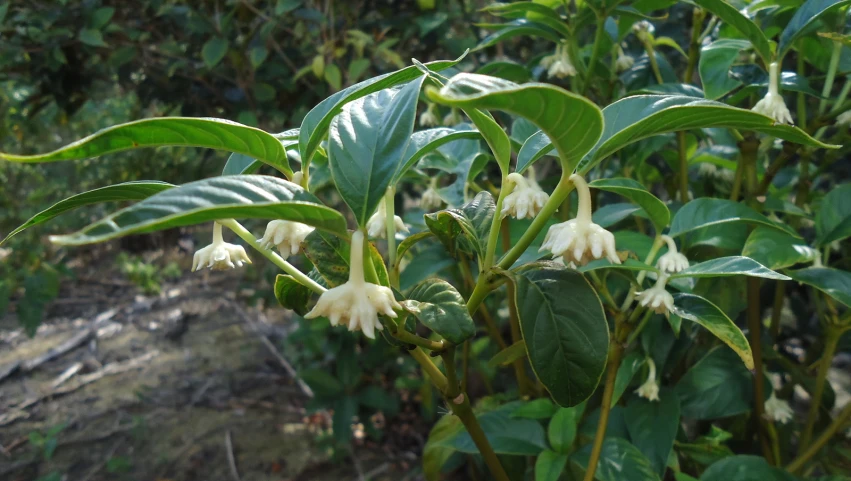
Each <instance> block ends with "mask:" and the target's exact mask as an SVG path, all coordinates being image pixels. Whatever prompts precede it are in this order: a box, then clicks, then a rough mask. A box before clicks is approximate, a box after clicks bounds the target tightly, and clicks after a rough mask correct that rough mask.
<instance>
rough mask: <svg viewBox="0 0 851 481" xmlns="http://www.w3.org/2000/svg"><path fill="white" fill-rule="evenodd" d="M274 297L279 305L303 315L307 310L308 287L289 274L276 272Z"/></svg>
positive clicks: (308, 299)
mask: <svg viewBox="0 0 851 481" xmlns="http://www.w3.org/2000/svg"><path fill="white" fill-rule="evenodd" d="M275 299H277V300H278V304H280V305H281V307H283V308H285V309H290V310H292V311H295V313H296V314H298V315H299V316H303V315H305V314H307V312H308V311H309V309H308V308H307V303H308V302H309V301H310V289H308V288H307V287H305V286H304V285H302V284H301V283H299V282H298V281H296V280H295V278H293V277H292V276H290V275H285V274H278V276H277V277H275Z"/></svg>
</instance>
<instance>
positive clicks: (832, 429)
mask: <svg viewBox="0 0 851 481" xmlns="http://www.w3.org/2000/svg"><path fill="white" fill-rule="evenodd" d="M849 420H851V403H848V404H847V405H846V406H845V408H843V409H842V411H841V412H840V413H839V415H838V416H836V418H835V419H834V420H833V422H831V423H830V425H829V426H828V427H827V429H825V430H824V432H823V433H821V435H820V436H819V437H818V438H817V439H816V440H815V441H814V442H813V444H812V445H811V446H810V447H809V448H807V450H806V451H804V452H803V453H801V455H800V456H798V457H797V458H795V460H794V461H792V462H791V463H789V465H788V466H786V470H787V471H789V472H790V473H794V472H796V471H798V470H799V469H801V468H802V467H804V464H806V463H807V461H809V460H810V459H812V458H813V456H815V455H816V454H817V453H818V452H819V451H820V450H821V448H823V447H824V446H825V445H826V444H827V442H828V441H830V438H832V437H833V436H834V435H835V434H836V433H837V432H838V431H839V430H840V429H841V428H842V427H843V425H844V424H845V423H846V422H847V421H849Z"/></svg>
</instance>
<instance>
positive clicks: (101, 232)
mask: <svg viewBox="0 0 851 481" xmlns="http://www.w3.org/2000/svg"><path fill="white" fill-rule="evenodd" d="M231 218H255V219H284V220H292V221H296V222H301V223H303V224H307V225H311V226H314V227H316V228H318V229H322V230H325V231H328V232H331V233H334V234H337V235H343V236H344V235H346V220H345V218H343V216H342V215H341V214H340V213H339V212H337V211H335V210H334V209H331V208H329V207H326V206H324V205H322V204H321V203H320V202H319V199H317V198H316V197H314V196H313V194H310V193H309V192H306V191H304V190H303V189H302V188H301V187H299V186H297V185H295V184H293V183H292V182H287V181H285V180H282V179H279V178H277V177H269V176H265V175H231V176H225V177H213V178H210V179H204V180H199V181H196V182H190V183H188V184H184V185H181V186H178V187H172V188H171V189H168V190H165V191H163V192H160V193H158V194H154V195H153V196H151V197H148V198H147V199H145V200H143V201H141V202H139V203H137V204H134V205H132V206H130V207H127V208H125V209H122V210H119V211H118V212H116V213H114V214H112V215H110V216H107V217H105V218H104V219H102V220H100V221H98V222H95V223H94V224H91V225H89V226H88V227H85V228H83V229H82V230H80V231H78V232H76V233H74V234H68V235H61V236H53V237H51V240H52V241H53V242H55V243H57V244H61V245H83V244H92V243H95V242H103V241H106V240H110V239H115V238H117V237H121V236H125V235H128V234H139V233H146V232H154V231H157V230H162V229H168V228H171V227H179V226H185V225H192V224H198V223H201V222H208V221H213V220H218V219H231Z"/></svg>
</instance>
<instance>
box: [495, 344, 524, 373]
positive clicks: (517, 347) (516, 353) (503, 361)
mask: <svg viewBox="0 0 851 481" xmlns="http://www.w3.org/2000/svg"><path fill="white" fill-rule="evenodd" d="M524 357H526V341H524V340H523V339H521V340H519V341H517V342H515V343H514V344H512V345H510V346H508V347H506V348H505V349H503V350H501V351H499V352H498V353H496V354H494V356H493V357H492V358H490V360H489V361H488V367H490V368H496V367H499V366H509V365H511V363H513V362H514V361H516V360H518V359H523V358H524Z"/></svg>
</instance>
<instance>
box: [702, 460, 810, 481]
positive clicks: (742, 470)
mask: <svg viewBox="0 0 851 481" xmlns="http://www.w3.org/2000/svg"><path fill="white" fill-rule="evenodd" d="M757 479H758V480H759V481H796V480H797V479H798V478H796V477H795V476H793V475H791V474H789V473H788V472H786V471H785V470H783V469H782V468H776V467H774V466H772V465H770V464H768V461H766V460H765V458H762V457H760V456H749V455H738V456H731V457H729V458H726V459H722V460H720V461H718V462H717V463H714V464H713V465H712V466H710V467H709V469H707V470H706V471H704V472H703V474H702V475H701V476H700V481H753V480H757Z"/></svg>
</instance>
